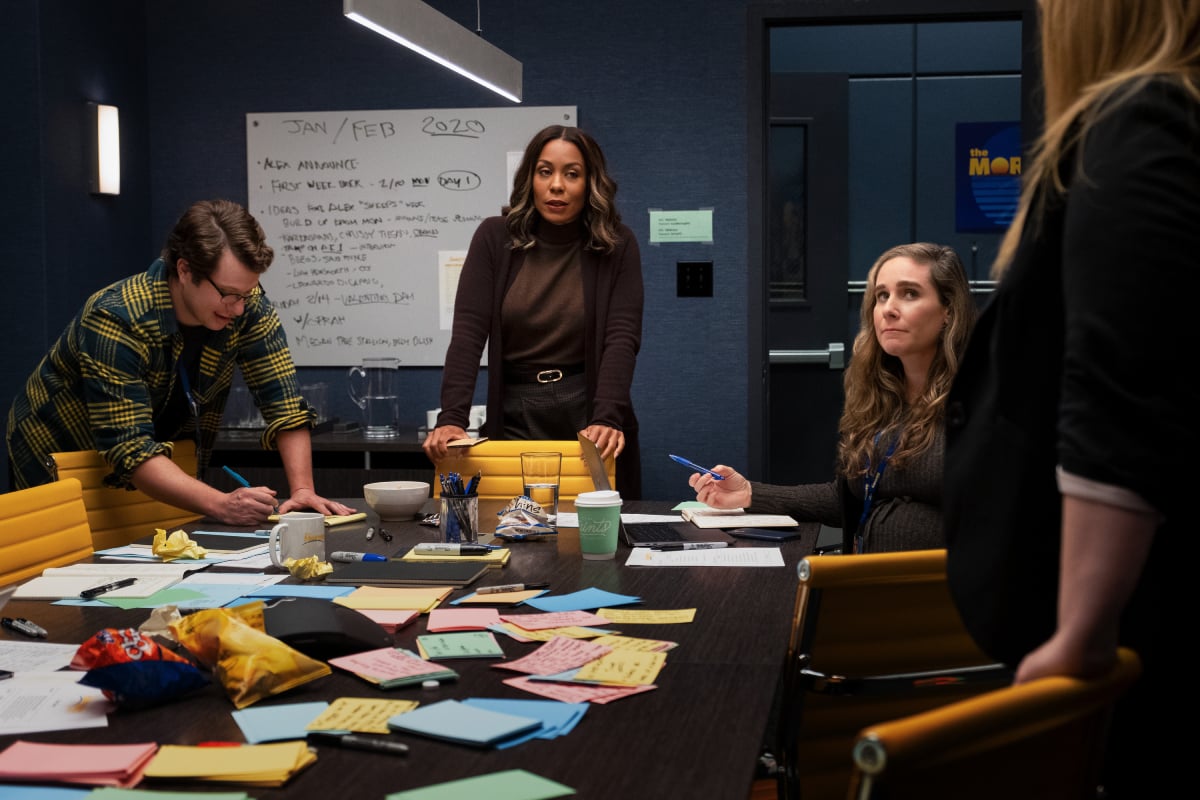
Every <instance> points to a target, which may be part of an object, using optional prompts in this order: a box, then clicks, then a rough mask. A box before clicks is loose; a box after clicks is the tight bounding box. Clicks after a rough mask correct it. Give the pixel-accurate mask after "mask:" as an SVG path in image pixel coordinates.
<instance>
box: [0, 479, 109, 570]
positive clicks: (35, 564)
mask: <svg viewBox="0 0 1200 800" xmlns="http://www.w3.org/2000/svg"><path fill="white" fill-rule="evenodd" d="M91 555H92V532H91V530H90V529H89V528H88V519H87V510H86V509H85V508H84V507H83V487H82V486H81V485H80V483H79V481H77V480H75V479H74V478H70V479H67V480H60V481H55V482H54V483H47V484H43V485H41V486H31V487H29V488H28V489H17V490H15V491H12V492H6V493H5V494H2V495H0V586H3V585H5V584H9V583H18V582H20V581H23V580H25V579H27V578H32V577H34V576H36V575H41V574H42V570H44V569H46V568H47V567H61V566H63V565H64V564H71V563H73V562H75V561H80V560H82V559H85V558H90V557H91Z"/></svg>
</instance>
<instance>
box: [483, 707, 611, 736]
mask: <svg viewBox="0 0 1200 800" xmlns="http://www.w3.org/2000/svg"><path fill="white" fill-rule="evenodd" d="M463 702H464V703H466V704H467V705H469V706H474V707H476V708H486V709H489V710H491V711H499V712H501V713H503V714H516V715H517V716H521V717H535V718H537V719H540V720H541V721H542V729H541V730H540V731H539V732H537V734H536V735H537V738H539V739H553V738H555V737H558V736H565V735H567V734H568V733H570V732H571V730H572V729H574V727H575V726H576V725H578V724H579V720H581V719H583V715H584V714H585V713H587V710H588V704H587V703H562V702H559V701H557V700H511V699H509V698H502V697H470V698H467V699H466V700H464V701H463Z"/></svg>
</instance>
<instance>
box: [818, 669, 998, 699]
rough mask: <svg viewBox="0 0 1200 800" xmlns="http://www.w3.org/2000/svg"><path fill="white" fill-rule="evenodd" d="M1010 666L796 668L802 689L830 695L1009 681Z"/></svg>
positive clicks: (878, 692)
mask: <svg viewBox="0 0 1200 800" xmlns="http://www.w3.org/2000/svg"><path fill="white" fill-rule="evenodd" d="M1012 679H1013V670H1012V668H1011V667H1008V666H1005V665H1004V664H979V665H976V666H970V667H953V668H950V669H935V670H926V671H922V672H896V673H891V674H888V675H860V676H854V677H850V676H846V675H827V674H825V673H823V672H817V671H816V670H811V669H801V670H800V684H801V686H802V687H803V688H804V690H805V691H809V692H815V693H817V694H824V695H830V696H841V695H867V694H898V693H902V692H906V691H910V690H912V691H921V690H927V689H938V688H944V687H950V686H963V685H967V684H969V685H972V686H980V685H987V684H995V685H997V686H1004V685H1007V684H1010V683H1012Z"/></svg>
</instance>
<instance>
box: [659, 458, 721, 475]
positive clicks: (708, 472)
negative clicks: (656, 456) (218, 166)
mask: <svg viewBox="0 0 1200 800" xmlns="http://www.w3.org/2000/svg"><path fill="white" fill-rule="evenodd" d="M671 460H672V461H674V462H675V463H676V464H683V465H684V466H685V467H688V468H689V469H694V470H696V472H703V473H704V474H705V475H712V476H713V480H714V481H723V480H725V476H724V475H721V474H719V473H716V472H713V471H712V470H711V469H708V468H706V467H702V466H700V465H699V464H693V463H692V462H691V461H688V460H687V459H686V458H684V457H683V456H671Z"/></svg>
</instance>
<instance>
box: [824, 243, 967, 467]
mask: <svg viewBox="0 0 1200 800" xmlns="http://www.w3.org/2000/svg"><path fill="white" fill-rule="evenodd" d="M893 258H910V259H912V260H913V261H915V262H916V263H918V264H924V265H926V266H928V267H929V279H930V282H931V283H932V284H933V287H934V290H935V291H937V296H938V300H939V301H940V302H941V304H942V307H943V308H945V309H946V310H947V312H949V316H948V318H947V320H946V325H945V327H944V328H942V338H941V340H940V341H939V342H938V349H937V353H936V355H934V357H933V363H931V364H930V365H929V377H928V382H927V383H926V386H925V392H924V394H922V395H921V396H920V397H919V398H917V399H916V400H915V401H914V402H912V403H909V402H908V401H907V398H906V393H905V383H904V367H903V365H902V364H901V363H900V359H899V358H896V357H895V356H891V355H888V354H887V353H885V352H884V350H883V348H882V347H880V346H879V339H878V338H877V337H876V336H875V302H876V300H875V283H876V281H877V280H878V276H879V269H880V267H882V266H883V265H884V264H885V263H887V262H888V261H891V260H892V259H893ZM975 317H976V307H975V301H974V299H973V298H972V297H971V285H970V283H969V282H968V281H967V273H966V270H964V269H963V265H962V261H960V260H959V258H958V254H957V253H956V252H954V250H953V249H951V248H949V247H946V246H944V245H940V244H933V243H932V242H915V243H913V244H901V245H897V246H895V247H892V248H890V249H889V250H887V251H885V252H884V253H883V255H881V256H879V258H877V259H876V260H875V264H874V265H873V266H872V267H871V271H870V272H869V273H868V274H867V288H866V292H865V293H864V294H863V301H862V310H861V313H860V315H859V329H858V335H857V336H855V337H854V350H853V353H852V355H851V357H850V364H849V366H848V367H847V368H846V374H845V376H844V377H843V387H844V392H845V396H846V400H845V405H844V406H843V408H842V418H841V421H840V422H839V423H838V432H839V434H840V438H839V441H838V469H839V471H840V472H841V474H842V475H844V476H845V477H846V478H849V479H854V478H857V477H861V476H862V475H864V474H865V473H866V470H867V468H868V463H869V462H870V460H871V456H872V453H873V452H874V450H875V439H876V436H877V435H879V434H881V433H882V436H881V437H880V438H881V439H883V440H887V441H890V439H891V437H892V436H895V435H897V434H899V436H900V440H899V442H897V445H896V450H895V452H894V453H893V454H892V456H891V458H890V463H891V464H892V465H893V466H896V465H899V464H903V463H904V462H905V461H906V460H908V459H909V458H911V457H913V456H915V455H917V454H918V453H922V452H924V451H925V450H927V449H928V448H929V447H930V446H931V445H932V444H933V440H934V437H935V436H936V435H937V430H938V425H939V424H940V423H941V421H942V418H943V416H944V414H945V408H946V395H947V394H948V393H949V391H950V383H951V382H952V381H953V380H954V375H955V373H956V372H958V365H959V363H960V361H961V360H962V356H963V352H964V351H965V350H966V346H967V338H968V337H969V336H970V334H971V329H972V328H973V327H974V326H975Z"/></svg>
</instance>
